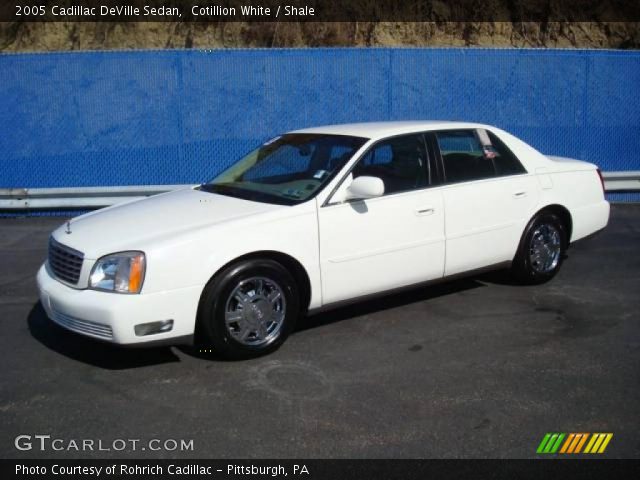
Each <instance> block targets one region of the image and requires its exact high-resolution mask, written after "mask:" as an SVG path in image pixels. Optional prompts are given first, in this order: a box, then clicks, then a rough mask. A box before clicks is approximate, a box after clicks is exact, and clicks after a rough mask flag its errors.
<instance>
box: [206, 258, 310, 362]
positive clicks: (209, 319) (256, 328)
mask: <svg viewBox="0 0 640 480" xmlns="http://www.w3.org/2000/svg"><path fill="white" fill-rule="evenodd" d="M299 311H300V300H299V295H298V288H297V286H296V283H295V280H294V279H293V277H292V276H291V274H290V273H289V272H288V271H287V270H286V269H285V268H284V267H283V266H282V265H280V264H279V263H277V262H275V261H273V260H267V259H265V260H259V259H258V260H246V261H242V262H239V263H237V264H234V265H232V266H230V267H228V268H226V269H225V270H224V271H222V272H221V273H220V274H218V275H216V277H214V279H213V280H212V281H211V282H209V284H208V285H207V287H206V288H205V291H204V293H203V297H202V300H201V303H200V312H199V318H198V327H199V330H200V331H199V340H200V341H199V343H200V345H201V347H202V348H204V349H212V350H213V351H214V352H215V353H218V354H220V355H221V356H223V357H226V358H233V359H239V358H251V357H257V356H260V355H265V354H267V353H270V352H272V351H274V350H276V349H277V348H278V347H279V346H280V345H282V343H283V342H284V341H285V340H286V338H287V337H288V335H289V333H291V331H292V330H293V327H294V325H295V322H296V319H297V317H298V314H299Z"/></svg>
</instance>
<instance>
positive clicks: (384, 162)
mask: <svg viewBox="0 0 640 480" xmlns="http://www.w3.org/2000/svg"><path fill="white" fill-rule="evenodd" d="M352 173H353V177H354V178H356V177H360V176H363V175H367V176H372V177H378V178H380V179H382V181H383V182H384V192H385V195H389V194H392V193H399V192H405V191H408V190H415V189H418V188H424V187H426V186H428V185H429V168H428V157H427V152H426V149H425V143H424V139H423V137H422V135H406V136H402V137H394V138H390V139H388V140H384V141H382V142H380V143H378V144H376V145H375V146H374V147H373V148H372V149H371V150H369V151H368V152H367V153H366V154H365V156H364V157H363V158H362V159H361V160H360V161H359V162H358V164H357V165H356V166H355V167H354V169H353V171H352Z"/></svg>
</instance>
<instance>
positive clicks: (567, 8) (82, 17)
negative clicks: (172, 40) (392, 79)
mask: <svg viewBox="0 0 640 480" xmlns="http://www.w3.org/2000/svg"><path fill="white" fill-rule="evenodd" d="M0 21H3V22H141V21H142V22H144V21H150V22H168V21H171V22H176V21H179V22H353V21H358V22H382V21H386V22H577V21H595V22H632V21H640V2H638V1H633V0H631V1H630V0H413V1H404V2H403V1H385V0H46V1H44V0H4V1H3V2H2V4H1V5H0Z"/></svg>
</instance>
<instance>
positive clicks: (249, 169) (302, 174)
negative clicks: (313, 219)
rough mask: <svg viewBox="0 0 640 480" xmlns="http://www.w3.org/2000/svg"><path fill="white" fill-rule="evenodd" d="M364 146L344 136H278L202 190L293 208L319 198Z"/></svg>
mask: <svg viewBox="0 0 640 480" xmlns="http://www.w3.org/2000/svg"><path fill="white" fill-rule="evenodd" d="M366 141H367V139H366V138H360V137H351V136H346V135H326V134H317V133H289V134H286V135H282V136H279V137H276V138H274V139H271V140H269V141H268V142H265V143H264V144H263V145H261V146H260V147H258V148H257V149H255V150H254V151H252V152H251V153H249V154H248V155H246V156H245V157H244V158H242V159H240V160H239V161H238V162H236V163H235V164H233V165H232V166H231V167H229V168H227V169H226V170H225V171H224V172H222V173H221V174H220V175H218V176H217V177H215V178H214V179H213V180H211V181H210V182H208V183H205V184H203V185H201V186H200V189H201V190H204V191H207V192H211V193H219V194H222V195H228V196H233V197H238V198H244V199H246V200H253V201H258V202H267V203H277V204H282V205H295V204H298V203H301V202H304V201H305V200H308V199H310V198H312V197H313V196H314V195H315V194H316V193H318V192H319V191H320V190H321V189H322V188H323V186H324V185H325V184H326V183H327V182H328V181H329V180H331V179H332V178H333V177H334V176H335V175H336V174H337V173H338V172H339V171H340V169H341V168H342V167H343V166H344V164H345V163H346V162H347V161H348V160H349V159H350V158H351V157H352V156H353V154H354V153H355V152H356V151H357V150H358V149H359V148H360V147H361V146H362V145H364V143H365V142H366Z"/></svg>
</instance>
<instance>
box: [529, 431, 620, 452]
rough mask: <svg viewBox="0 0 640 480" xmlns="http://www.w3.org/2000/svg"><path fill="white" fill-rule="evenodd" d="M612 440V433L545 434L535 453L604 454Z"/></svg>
mask: <svg viewBox="0 0 640 480" xmlns="http://www.w3.org/2000/svg"><path fill="white" fill-rule="evenodd" d="M612 438H613V433H568V434H567V433H547V434H545V436H544V437H543V438H542V441H541V442H540V445H538V449H537V450H536V453H547V454H550V453H568V454H571V453H604V451H605V450H606V449H607V446H608V445H609V442H610V441H611V439H612ZM583 448H584V450H583Z"/></svg>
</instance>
